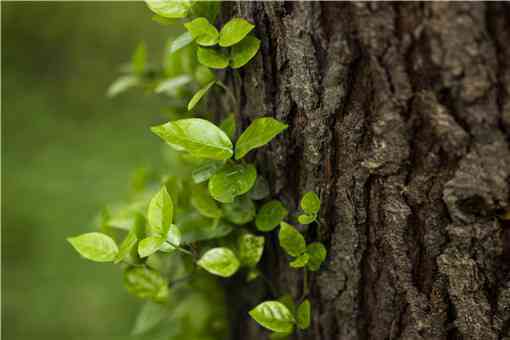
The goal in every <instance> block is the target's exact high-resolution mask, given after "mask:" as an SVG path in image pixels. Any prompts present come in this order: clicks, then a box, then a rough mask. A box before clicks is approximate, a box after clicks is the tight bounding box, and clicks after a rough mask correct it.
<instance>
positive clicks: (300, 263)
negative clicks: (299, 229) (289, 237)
mask: <svg viewBox="0 0 510 340" xmlns="http://www.w3.org/2000/svg"><path fill="white" fill-rule="evenodd" d="M309 259H310V256H309V255H308V254H307V253H303V254H301V255H299V256H298V257H296V258H295V259H294V260H293V261H292V262H290V263H289V265H290V266H291V267H292V268H303V267H304V266H306V264H307V263H308V260H309Z"/></svg>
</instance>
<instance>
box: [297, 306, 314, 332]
mask: <svg viewBox="0 0 510 340" xmlns="http://www.w3.org/2000/svg"><path fill="white" fill-rule="evenodd" d="M310 315H311V306H310V301H309V300H308V299H306V300H305V301H303V302H302V303H301V304H300V305H299V307H298V309H297V313H296V321H297V326H298V328H300V329H307V328H308V327H310V319H311V317H310Z"/></svg>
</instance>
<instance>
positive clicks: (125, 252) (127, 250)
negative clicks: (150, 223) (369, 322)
mask: <svg viewBox="0 0 510 340" xmlns="http://www.w3.org/2000/svg"><path fill="white" fill-rule="evenodd" d="M143 222H144V221H143V217H141V218H140V219H139V220H138V221H137V222H135V224H134V225H133V227H132V228H131V230H130V231H129V233H128V234H127V236H126V238H125V239H124V241H122V243H121V244H120V247H119V252H118V253H117V256H116V257H115V263H119V262H120V261H122V260H124V259H125V258H126V257H128V256H129V255H130V254H131V252H132V251H133V249H134V248H135V247H136V244H137V243H138V240H140V239H141V238H142V237H143V233H144V230H143V229H144V223H143Z"/></svg>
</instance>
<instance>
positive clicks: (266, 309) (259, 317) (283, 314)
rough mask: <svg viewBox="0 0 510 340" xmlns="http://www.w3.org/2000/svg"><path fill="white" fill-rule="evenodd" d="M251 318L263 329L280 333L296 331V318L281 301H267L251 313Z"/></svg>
mask: <svg viewBox="0 0 510 340" xmlns="http://www.w3.org/2000/svg"><path fill="white" fill-rule="evenodd" d="M249 314H250V316H251V317H252V318H253V319H254V320H255V321H257V322H258V323H259V324H260V325H262V326H263V327H265V328H267V329H270V330H272V331H275V332H279V333H290V332H292V330H293V329H294V322H295V319H294V316H293V315H292V313H291V312H290V311H289V309H288V308H287V307H286V306H285V305H284V304H283V303H281V302H279V301H266V302H262V303H261V304H259V305H258V306H257V307H255V308H254V309H252V310H251V311H250V312H249Z"/></svg>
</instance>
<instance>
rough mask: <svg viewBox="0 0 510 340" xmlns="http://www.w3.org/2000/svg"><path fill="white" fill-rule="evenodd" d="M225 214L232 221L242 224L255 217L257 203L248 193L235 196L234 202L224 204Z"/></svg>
mask: <svg viewBox="0 0 510 340" xmlns="http://www.w3.org/2000/svg"><path fill="white" fill-rule="evenodd" d="M222 208H223V214H224V215H225V218H226V219H227V220H229V221H230V222H232V223H234V224H237V225H242V224H246V223H248V222H250V221H251V220H253V218H255V204H254V203H253V201H252V200H251V199H250V198H249V197H248V196H246V195H243V196H238V197H236V198H234V202H232V203H224V204H223V207H222Z"/></svg>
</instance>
